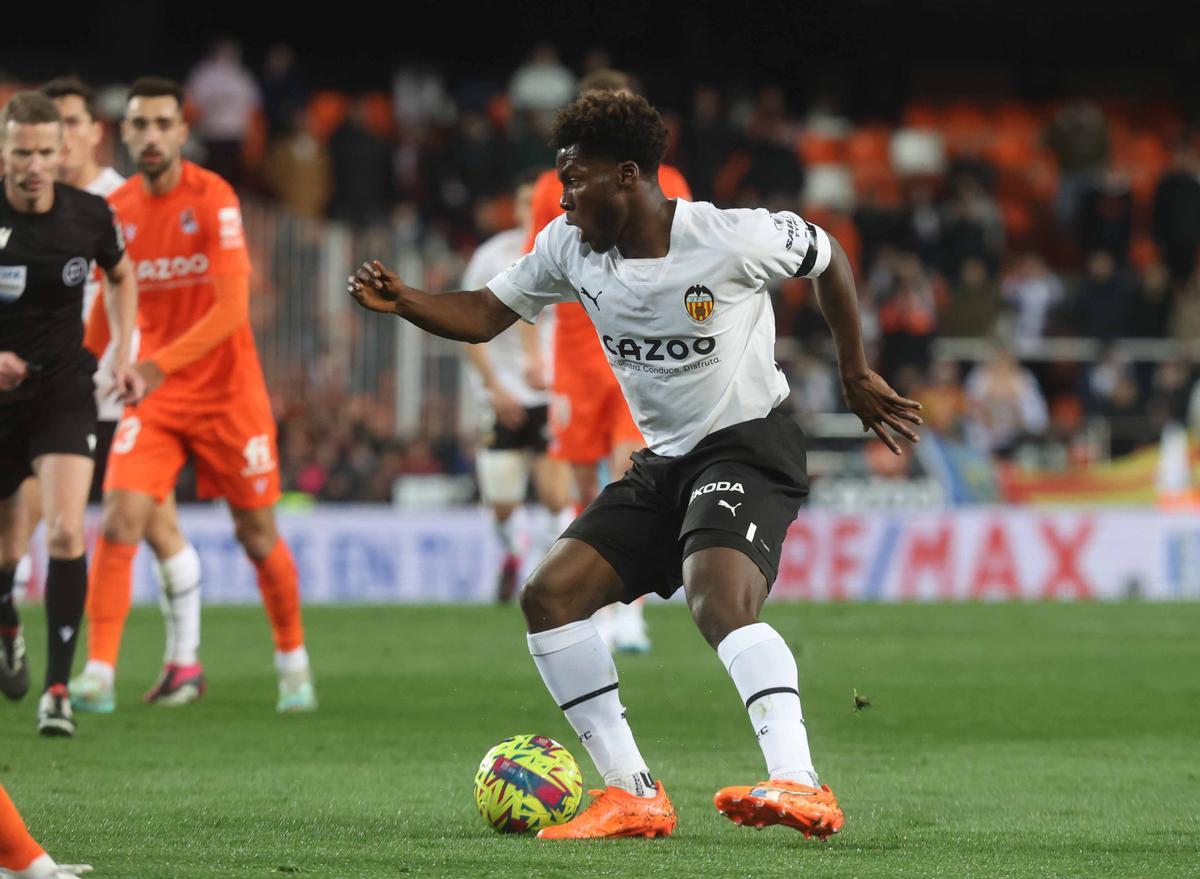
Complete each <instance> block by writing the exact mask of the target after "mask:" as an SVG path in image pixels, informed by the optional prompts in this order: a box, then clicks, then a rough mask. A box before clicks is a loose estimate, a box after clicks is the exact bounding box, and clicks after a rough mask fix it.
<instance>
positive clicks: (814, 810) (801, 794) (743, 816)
mask: <svg viewBox="0 0 1200 879" xmlns="http://www.w3.org/2000/svg"><path fill="white" fill-rule="evenodd" d="M713 803H714V804H715V805H716V807H717V811H718V812H720V813H721V814H722V815H724V816H725V817H726V818H728V819H729V820H730V821H732V822H733V823H734V824H742V825H745V826H746V827H766V826H767V825H768V824H786V825H787V826H788V827H794V828H795V829H796V830H799V831H800V832H801V833H803V834H804V838H805V839H808V838H809V837H810V836H816V837H817V838H818V839H828V838H829V837H830V836H831V835H833V834H834V833H837V832H838V831H839V830H841V829H842V825H843V824H845V823H846V816H845V815H843V814H842V809H841V807H840V806H839V805H838V801H837V797H835V796H834V795H833V791H831V790H830V789H829V785H827V784H823V785H821V786H820V787H819V788H818V787H809V786H808V785H807V784H801V783H800V782H798V781H764V782H761V783H759V784H757V785H754V786H753V787H726V788H722V789H721V790H719V791H717V794H716V796H714V797H713Z"/></svg>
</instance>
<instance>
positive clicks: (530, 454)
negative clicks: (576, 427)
mask: <svg viewBox="0 0 1200 879" xmlns="http://www.w3.org/2000/svg"><path fill="white" fill-rule="evenodd" d="M533 186H534V181H533V180H532V179H530V180H525V181H522V182H521V183H519V184H518V186H517V191H516V198H515V206H516V217H517V226H516V228H514V229H508V230H505V231H504V232H500V233H498V234H496V235H493V236H492V237H491V238H489V239H488V240H487V241H485V242H483V244H481V245H479V247H478V249H477V250H476V251H475V253H474V254H473V255H472V256H471V261H470V262H469V263H468V264H467V268H466V271H465V272H463V286H464V287H469V288H470V287H481V286H483V285H484V284H486V283H487V282H488V281H489V280H490V279H491V278H493V277H495V276H496V275H497V274H499V273H500V272H501V271H502V270H504V269H505V268H507V267H508V266H510V265H512V264H513V263H514V262H516V261H517V260H518V259H520V258H521V256H522V254H524V252H525V250H524V244H525V235H526V230H527V229H528V228H529V205H530V200H531V198H532V195H533ZM548 326H549V323H548V322H547V321H543V322H542V324H541V325H539V326H538V327H536V328H530V329H529V330H528V332H524V331H523V330H524V329H525V327H524V325H522V326H521V327H511V328H509V329H508V330H506V331H505V332H503V333H501V334H500V335H498V336H497V337H496V338H495V339H493V340H492V341H490V342H488V343H487V344H486V345H467V346H466V349H467V357H468V358H469V359H470V361H471V365H472V366H474V367H475V372H476V375H477V377H478V380H479V384H480V385H481V391H482V393H483V395H486V398H487V403H488V408H487V413H486V416H485V422H486V427H485V430H484V443H483V444H484V445H485V446H486V448H482V449H480V451H479V454H478V455H477V456H476V459H475V461H476V472H477V474H478V477H479V494H480V497H481V499H482V500H483V502H484V503H485V504H487V505H488V506H489V507H490V508H491V510H492V515H493V517H494V519H495V523H496V533H497V535H498V536H499V538H500V543H501V545H502V546H503V547H504V554H505V557H504V561H503V563H502V564H501V569H500V582H499V586H498V589H497V598H498V599H499V600H500V601H502V602H504V601H510V600H511V599H512V597H513V595H514V594H515V593H516V591H517V586H518V585H519V577H520V571H521V554H520V549H521V547H520V540H519V535H518V534H517V533H516V529H515V528H514V525H515V524H516V517H515V516H514V515H513V514H514V513H515V512H516V510H517V508H518V507H520V506H521V504H522V503H523V502H524V500H525V495H526V491H527V489H528V486H529V476H530V470H531V469H532V472H533V480H534V487H535V489H536V491H537V494H538V498H539V499H540V500H541V501H542V503H543V505H544V506H545V507H546V508H547V509H548V510H549V511H550V513H551V515H552V518H551V520H550V527H551V528H552V529H554V533H553V534H552V535H550V542H553V539H554V538H555V537H557V536H558V528H557V525H558V522H557V513H558V512H559V511H560V510H561V509H562V508H563V507H564V506H565V505H566V499H565V495H566V491H565V488H564V487H563V486H561V485H559V484H557V483H558V481H559V480H558V479H557V478H556V477H557V476H558V474H557V473H556V472H555V468H554V466H553V463H552V462H551V461H549V460H547V458H546V439H547V437H546V407H547V404H548V403H549V397H548V395H547V393H546V391H545V388H544V387H542V388H536V387H534V386H533V385H532V384H531V379H530V375H531V373H532V372H533V371H534V370H536V369H537V367H538V364H540V363H541V362H542V358H541V349H542V348H543V347H546V346H545V344H544V337H545V336H546V335H547V334H546V333H545V332H544V330H545V328H546V327H548ZM548 548H549V543H543V544H542V550H543V551H545V550H546V549H548Z"/></svg>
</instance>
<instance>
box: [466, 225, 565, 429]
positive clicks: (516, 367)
mask: <svg viewBox="0 0 1200 879" xmlns="http://www.w3.org/2000/svg"><path fill="white" fill-rule="evenodd" d="M524 250H525V231H524V230H523V229H509V230H508V231H506V232H500V233H499V234H497V235H493V236H492V237H491V238H489V239H488V240H487V241H485V242H483V244H481V245H479V247H478V248H477V249H476V251H475V253H474V254H473V255H472V256H471V261H470V262H469V263H467V268H466V271H464V272H463V279H462V286H463V289H464V290H478V289H479V288H480V287H482V286H484V285H485V284H487V282H488V279H490V278H492V277H494V276H495V275H496V274H498V273H499V272H502V271H504V269H506V268H508V267H509V266H511V265H512V264H513V263H515V262H516V261H517V260H519V259H520V258H521V256H522V254H523V253H524ZM549 330H550V321H548V320H546V319H545V318H543V319H542V320H540V321H539V322H538V337H539V342H540V344H541V348H542V354H543V359H544V360H547V361H548V358H549V352H550V350H551V349H550V345H551V338H550V333H549ZM486 350H487V355H488V360H489V362H490V363H491V366H492V372H493V373H495V375H496V381H498V382H499V383H500V386H501V387H502V388H504V390H506V391H508V393H510V394H512V396H513V398H514V399H515V400H516V401H517V402H518V403H520V404H521V405H522V406H525V407H530V406H545V405H546V404H547V403H549V402H550V395H549V393H548V392H547V391H539V390H535V389H534V388H531V387H530V386H529V382H528V381H527V380H526V379H525V365H526V360H527V358H526V356H525V348H524V346H523V345H522V343H521V336H520V334H519V333H518V331H517V327H515V326H511V327H509V328H508V329H507V330H505V331H504V332H502V333H501V334H500V335H498V336H496V338H494V339H492V340H491V341H490V342H488V343H487V346H486ZM472 375H474V376H475V377H476V379H479V375H478V373H476V372H475V371H474V370H472ZM476 392H477V393H478V394H479V395H480V399H481V400H483V401H484V402H486V401H487V395H486V393H485V392H484V389H483V383H482V380H480V381H478V382H477V384H476Z"/></svg>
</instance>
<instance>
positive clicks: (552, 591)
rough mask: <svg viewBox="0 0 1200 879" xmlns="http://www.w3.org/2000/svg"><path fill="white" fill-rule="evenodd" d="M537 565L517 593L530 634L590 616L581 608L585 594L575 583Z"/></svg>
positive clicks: (589, 612)
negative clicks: (519, 593) (518, 593)
mask: <svg viewBox="0 0 1200 879" xmlns="http://www.w3.org/2000/svg"><path fill="white" fill-rule="evenodd" d="M546 567H547V566H545V565H541V566H539V567H538V569H537V570H535V571H534V572H533V574H532V576H530V578H529V580H528V581H527V582H526V583H525V588H524V589H523V590H522V591H521V612H522V613H523V614H525V622H526V623H527V624H528V626H529V631H530V632H544V631H545V630H547V629H556V628H558V627H559V626H565V625H567V624H568V623H574V622H578V621H579V620H582V619H586V618H587V617H589V616H591V613H592V612H591V611H589V610H586V609H585V608H584V605H586V604H587V602H586V595H585V594H584V591H583V590H581V589H580V588H579V584H574V585H573V584H571V583H570V582H568V578H566V577H563V576H562V575H560V574H559V573H557V572H555V571H553V570H549V571H547V570H545V568H546Z"/></svg>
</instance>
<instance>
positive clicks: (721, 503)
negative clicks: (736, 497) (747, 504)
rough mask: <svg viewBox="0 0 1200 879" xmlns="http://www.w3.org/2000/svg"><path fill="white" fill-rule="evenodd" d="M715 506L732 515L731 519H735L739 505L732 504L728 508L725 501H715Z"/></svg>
mask: <svg viewBox="0 0 1200 879" xmlns="http://www.w3.org/2000/svg"><path fill="white" fill-rule="evenodd" d="M717 506H718V507H724V508H725V509H727V510H729V512H731V513H733V517H734V518H735V519H736V518H737V508H738V507H740V506H741V504H734V505H733V506H730V505H729V504H727V503H726V502H725V501H717Z"/></svg>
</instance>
